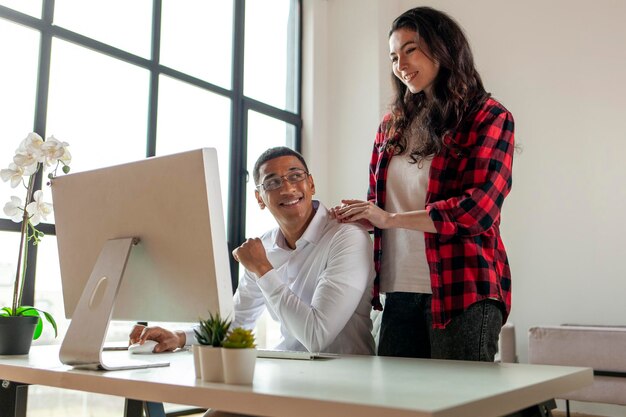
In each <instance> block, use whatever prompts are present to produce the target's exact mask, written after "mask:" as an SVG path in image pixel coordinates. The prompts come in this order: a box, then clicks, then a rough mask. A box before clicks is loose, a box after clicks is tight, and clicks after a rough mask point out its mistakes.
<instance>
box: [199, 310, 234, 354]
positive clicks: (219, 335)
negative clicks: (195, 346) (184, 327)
mask: <svg viewBox="0 0 626 417" xmlns="http://www.w3.org/2000/svg"><path fill="white" fill-rule="evenodd" d="M198 323H199V326H198V328H197V329H194V330H193V331H194V333H195V334H196V340H197V341H198V343H200V344H201V345H205V346H213V347H220V346H222V342H223V340H224V338H225V337H226V333H227V332H228V328H229V327H230V323H231V321H230V320H228V319H227V318H226V319H222V317H221V316H220V313H216V314H215V315H213V314H212V313H209V318H208V319H206V320H204V319H199V320H198Z"/></svg>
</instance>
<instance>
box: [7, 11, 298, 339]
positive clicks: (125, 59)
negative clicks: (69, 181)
mask: <svg viewBox="0 0 626 417" xmlns="http://www.w3.org/2000/svg"><path fill="white" fill-rule="evenodd" d="M300 10H301V5H300V0H222V1H219V2H207V1H204V0H184V1H177V0H136V1H132V2H128V1H126V0H107V1H104V0H101V1H91V2H88V4H87V3H85V2H84V1H82V0H54V1H52V0H28V1H24V0H20V1H17V0H0V38H2V39H11V42H2V43H0V56H1V57H2V62H3V63H4V65H2V66H0V91H2V94H1V95H0V114H3V115H10V117H6V118H3V122H2V123H1V124H0V137H2V143H3V146H2V147H0V167H1V168H5V165H6V166H8V164H9V163H10V162H11V158H12V156H13V152H14V150H15V148H16V147H17V145H18V144H19V141H20V140H21V139H22V138H24V137H25V136H26V134H27V133H28V132H29V131H31V130H34V131H36V132H38V133H39V134H40V135H42V136H44V137H46V136H49V135H50V134H54V135H55V137H57V138H59V139H61V140H64V141H67V142H69V143H70V150H71V152H72V156H73V161H72V171H73V172H78V171H83V170H87V169H94V168H98V167H101V166H106V165H111V164H117V163H122V162H127V161H131V160H137V159H141V158H143V157H147V156H153V155H161V154H167V153H172V152H179V151H183V150H189V149H194V148H199V147H206V146H210V147H215V148H217V150H218V155H219V162H220V174H221V180H222V184H221V185H222V192H223V199H224V205H225V207H224V208H225V213H227V219H226V220H227V232H228V240H229V246H230V247H231V248H234V247H235V246H237V245H238V244H240V243H241V242H242V241H243V240H245V237H246V236H253V235H254V236H256V235H259V234H260V233H261V232H263V231H265V230H266V229H267V228H269V227H272V226H273V225H274V222H273V219H272V218H271V216H270V217H268V215H267V213H264V212H262V211H260V210H259V209H258V206H257V204H256V201H255V199H254V198H252V197H253V195H254V192H253V191H254V184H252V180H251V178H252V173H251V172H249V173H248V170H251V169H252V165H253V164H254V161H255V159H256V157H257V156H258V155H259V154H260V153H261V152H262V151H263V150H265V149H266V148H267V147H269V146H276V145H286V146H290V147H292V148H294V149H298V150H299V149H300V137H301V136H300V129H301V125H302V121H301V116H300V62H301V60H300V42H301V41H300V20H301V18H300ZM248 178H250V180H249V181H248V182H247V179H248ZM43 188H44V192H45V193H46V196H47V197H46V200H47V201H50V200H51V197H50V192H49V189H47V187H43ZM20 191H21V189H19V188H18V189H11V188H10V187H9V185H8V184H5V183H2V184H0V199H1V201H0V204H1V205H2V206H4V203H5V202H6V201H8V199H9V197H10V196H11V195H18V194H19V193H20ZM21 198H22V199H23V196H21ZM49 220H50V219H49ZM18 226H19V225H18V224H16V223H13V222H12V221H11V220H9V219H8V218H7V217H6V215H4V213H3V212H0V250H1V251H2V252H1V253H2V254H3V255H2V258H1V259H0V273H1V274H2V275H0V304H3V305H4V304H8V303H9V301H10V299H11V292H12V288H11V283H12V282H13V276H12V275H13V274H14V273H15V272H14V271H15V263H16V261H17V243H16V242H17V240H18V238H19V236H18V234H17V231H18ZM42 230H43V231H44V232H45V233H46V235H47V236H46V237H44V240H43V241H42V245H41V246H40V247H39V256H37V257H31V258H36V259H37V263H36V264H35V263H34V262H33V263H32V265H29V268H28V277H27V282H28V283H30V284H28V283H27V288H30V290H27V291H26V293H25V297H24V303H27V304H30V303H32V302H35V304H36V305H38V306H40V307H41V308H44V309H49V310H51V312H52V313H53V314H54V315H55V317H56V318H58V319H60V320H59V321H60V322H62V321H63V320H62V317H63V316H64V313H63V308H62V304H61V303H62V301H61V300H62V298H61V295H60V278H59V276H58V275H59V272H58V259H57V255H56V253H57V252H56V239H55V238H54V219H52V220H51V221H50V224H47V225H43V226H42ZM37 249H38V248H36V247H31V249H30V253H31V254H32V253H36V251H37ZM14 252H15V254H14ZM13 255H15V256H13ZM14 258H15V259H14ZM232 266H233V278H234V282H235V283H236V277H237V276H238V273H239V272H238V265H237V264H236V263H233V265H232ZM35 276H37V277H38V279H37V280H35ZM33 287H34V290H33ZM35 297H36V299H34V298H35ZM60 324H61V328H63V327H64V325H63V323H60ZM44 336H45V333H44ZM60 340H61V337H60V338H59V339H57V341H56V342H59V341H60ZM50 341H51V340H49V339H48V340H46V339H45V337H44V339H43V341H42V343H43V342H50Z"/></svg>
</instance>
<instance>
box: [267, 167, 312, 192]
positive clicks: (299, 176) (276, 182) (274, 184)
mask: <svg viewBox="0 0 626 417" xmlns="http://www.w3.org/2000/svg"><path fill="white" fill-rule="evenodd" d="M308 176H309V173H308V172H306V171H305V170H303V169H297V170H293V171H290V172H289V174H287V175H282V176H275V177H271V178H268V179H266V180H265V181H263V182H262V183H261V184H259V185H257V186H256V188H261V187H263V189H264V190H265V191H274V190H278V189H279V188H280V187H282V186H283V181H284V180H287V182H289V183H290V184H296V183H298V182H301V181H304V180H305V179H307V178H308Z"/></svg>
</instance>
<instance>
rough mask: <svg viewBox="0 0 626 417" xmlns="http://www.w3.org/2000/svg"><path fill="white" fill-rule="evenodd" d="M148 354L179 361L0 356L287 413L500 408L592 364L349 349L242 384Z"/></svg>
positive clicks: (211, 402) (241, 408)
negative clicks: (85, 364)
mask: <svg viewBox="0 0 626 417" xmlns="http://www.w3.org/2000/svg"><path fill="white" fill-rule="evenodd" d="M106 353H107V354H117V355H128V353H127V352H124V351H121V352H106ZM141 358H142V359H143V358H146V359H147V360H150V359H151V358H154V359H155V360H164V359H165V360H169V361H171V366H169V367H166V368H151V369H141V370H129V371H115V372H98V371H82V370H74V369H71V368H69V367H68V366H65V365H62V364H61V363H60V362H59V360H58V346H35V347H33V348H31V351H30V354H29V355H28V356H22V357H8V356H0V380H8V381H16V382H22V383H26V384H38V385H47V386H52V387H59V388H67V389H74V390H80V391H86V392H95V393H101V394H109V395H116V396H120V397H125V398H133V399H137V400H143V401H152V402H168V403H175V404H187V405H191V406H198V407H205V408H216V409H219V410H224V411H231V412H239V413H248V414H256V415H263V416H285V417H286V416H290V417H294V416H301V417H320V416H327V417H333V416H336V417H351V416H358V417H369V416H371V417H374V416H375V417H380V416H386V417H387V416H389V417H392V416H393V417H396V416H397V417H403V416H407V417H408V416H413V417H420V416H421V417H427V416H428V417H476V416H480V417H498V416H503V415H506V414H509V413H512V412H514V411H517V410H520V409H524V408H527V407H529V406H532V405H535V404H539V403H542V402H544V401H547V400H550V399H552V398H554V397H556V396H558V395H559V394H561V393H564V392H567V391H571V390H574V389H578V388H581V387H584V386H586V385H589V384H591V383H592V380H593V373H592V370H591V369H590V368H575V367H562V366H546V365H526V364H491V363H474V362H457V361H437V360H426V359H403V358H383V357H371V356H370V357H366V356H349V357H341V358H338V359H328V360H315V361H295V360H284V359H257V363H256V370H255V376H254V383H253V385H251V386H237V385H226V384H217V383H206V382H201V381H200V380H196V379H195V377H194V371H193V358H192V355H191V353H190V352H180V353H169V354H159V355H142V356H141Z"/></svg>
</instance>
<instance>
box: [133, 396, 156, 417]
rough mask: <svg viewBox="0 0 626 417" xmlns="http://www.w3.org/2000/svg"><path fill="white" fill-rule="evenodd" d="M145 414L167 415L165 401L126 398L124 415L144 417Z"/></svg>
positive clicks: (147, 415)
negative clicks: (155, 401)
mask: <svg viewBox="0 0 626 417" xmlns="http://www.w3.org/2000/svg"><path fill="white" fill-rule="evenodd" d="M144 412H145V414H144ZM144 415H145V417H165V409H164V408H163V403H153V402H150V401H139V400H131V399H130V398H127V399H126V403H125V405H124V417H143V416H144Z"/></svg>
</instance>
